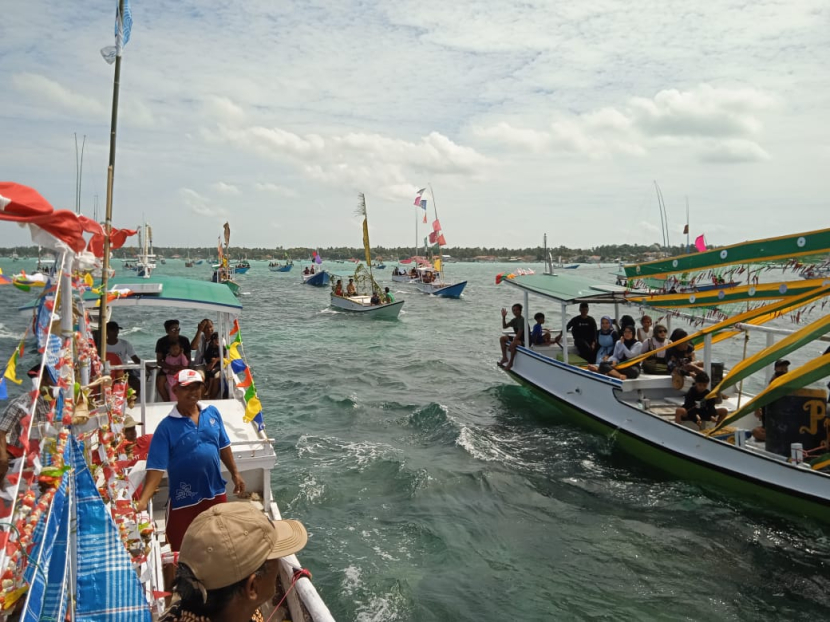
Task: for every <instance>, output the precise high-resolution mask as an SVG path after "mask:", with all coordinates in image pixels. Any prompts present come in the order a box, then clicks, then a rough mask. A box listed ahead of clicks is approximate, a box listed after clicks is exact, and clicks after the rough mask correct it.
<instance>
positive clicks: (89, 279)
mask: <svg viewBox="0 0 830 622" xmlns="http://www.w3.org/2000/svg"><path fill="white" fill-rule="evenodd" d="M94 282H95V281H93V280H92V275H91V274H90V273H89V272H87V273H86V274H85V275H84V285H86V286H87V287H92V284H93V283H94Z"/></svg>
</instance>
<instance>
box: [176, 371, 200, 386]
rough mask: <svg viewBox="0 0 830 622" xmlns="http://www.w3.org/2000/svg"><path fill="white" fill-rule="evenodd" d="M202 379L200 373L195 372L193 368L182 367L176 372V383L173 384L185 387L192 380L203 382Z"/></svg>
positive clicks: (191, 382) (192, 381)
mask: <svg viewBox="0 0 830 622" xmlns="http://www.w3.org/2000/svg"><path fill="white" fill-rule="evenodd" d="M204 381H205V380H204V378H202V374H200V373H199V372H197V371H196V370H195V369H183V370H181V371H180V372H179V373H178V374H176V384H175V385H174V386H180V385H181V386H183V387H186V386H187V385H189V384H193V383H194V382H198V383H203V382H204Z"/></svg>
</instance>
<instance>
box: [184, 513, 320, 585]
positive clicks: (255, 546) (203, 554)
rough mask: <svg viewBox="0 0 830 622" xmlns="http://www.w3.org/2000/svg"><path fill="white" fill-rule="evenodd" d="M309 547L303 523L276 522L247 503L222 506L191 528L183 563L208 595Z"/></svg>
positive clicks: (197, 518) (201, 515) (189, 528)
mask: <svg viewBox="0 0 830 622" xmlns="http://www.w3.org/2000/svg"><path fill="white" fill-rule="evenodd" d="M307 541H308V534H307V533H306V530H305V527H303V524H302V523H301V522H299V521H295V520H279V521H271V520H269V519H268V517H267V516H265V514H263V513H262V511H260V510H259V509H258V508H256V507H255V506H254V505H253V504H251V503H249V502H247V501H241V502H235V501H234V502H229V503H220V504H218V505H214V506H212V507H211V508H209V509H207V510H205V511H204V512H202V513H201V514H199V515H198V516H197V517H196V518H195V519H193V522H192V523H190V527H188V528H187V533H185V534H184V538H183V539H182V546H181V550H180V551H179V562H181V563H184V564H187V566H188V567H189V568H190V569H191V570H192V571H193V574H194V575H196V578H197V579H199V581H200V582H201V583H202V585H204V586H205V589H206V590H216V589H219V588H221V587H227V586H228V585H233V584H234V583H237V582H239V581H241V580H242V579H244V578H245V577H247V576H249V575H252V574H253V573H254V572H255V571H256V570H257V569H258V568H259V567H260V566H262V564H264V563H265V562H266V560H269V559H277V558H280V557H285V556H286V555H291V554H292V553H296V552H297V551H299V550H301V549H302V548H303V547H304V546H305V544H306V542H307Z"/></svg>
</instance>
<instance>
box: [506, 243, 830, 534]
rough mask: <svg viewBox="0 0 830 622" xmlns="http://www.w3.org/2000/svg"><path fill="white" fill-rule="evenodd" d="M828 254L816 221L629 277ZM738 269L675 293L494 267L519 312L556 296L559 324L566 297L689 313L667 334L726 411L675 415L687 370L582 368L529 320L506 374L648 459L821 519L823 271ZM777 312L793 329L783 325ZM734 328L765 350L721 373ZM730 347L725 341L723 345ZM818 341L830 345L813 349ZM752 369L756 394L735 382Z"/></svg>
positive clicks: (825, 491) (826, 422)
mask: <svg viewBox="0 0 830 622" xmlns="http://www.w3.org/2000/svg"><path fill="white" fill-rule="evenodd" d="M828 252H830V230H822V231H814V232H808V233H802V234H795V235H789V236H782V237H780V238H775V239H772V240H759V241H755V242H745V243H742V244H738V245H733V246H730V247H725V248H724V249H715V250H714V251H708V252H705V253H692V254H690V255H684V256H679V257H674V258H669V259H665V260H659V261H656V262H649V263H647V264H632V265H629V266H626V267H625V271H626V275H628V276H629V277H631V278H638V277H640V276H649V277H656V278H661V277H662V278H665V277H666V276H670V275H672V274H677V273H679V272H685V271H688V272H694V271H695V270H697V271H703V270H712V269H729V266H730V265H731V262H733V261H739V262H746V264H762V262H769V261H773V260H774V261H779V262H787V261H789V262H790V265H792V266H794V267H795V266H796V265H797V263H798V262H793V261H792V258H793V257H796V258H797V257H800V256H806V255H807V254H812V255H821V254H826V253H828ZM763 269H765V270H766V266H764V268H763ZM745 273H746V274H747V275H748V277H749V278H748V282H747V284H746V285H742V286H739V287H734V288H729V289H722V290H714V291H708V292H686V293H682V294H678V293H674V294H659V293H653V292H650V293H644V292H642V291H634V290H631V289H629V288H627V287H623V286H618V285H612V284H609V283H604V282H601V281H596V280H592V279H589V278H585V277H581V276H576V275H575V274H574V273H573V272H571V273H564V272H563V273H556V272H553V271H550V270H548V271H546V272H545V273H544V274H534V275H518V274H508V275H504V274H502V275H499V276H498V277H497V282H501V283H505V284H507V285H508V286H509V287H515V288H516V289H517V290H518V291H520V292H521V293H522V294H523V298H524V312H525V314H526V317H532V316H533V313H534V309H533V308H531V307H530V298H531V296H532V297H534V299H535V298H536V297H539V298H541V299H543V300H546V301H548V303H549V302H550V301H553V302H554V303H558V305H559V308H560V311H561V322H562V324H561V325H562V326H563V327H564V326H565V325H566V322H567V320H568V309H569V307H570V306H571V305H578V304H580V303H583V302H587V303H591V304H596V305H600V306H605V308H609V309H610V308H612V307H613V309H614V317H616V318H619V317H620V315H619V311H620V308H621V306H624V305H628V306H632V305H633V306H635V307H638V308H640V309H643V310H646V311H651V312H652V315H656V314H662V317H663V318H664V319H665V320H664V321H665V322H666V323H670V322H671V321H672V320H674V321H678V320H680V319H684V320H687V321H689V322H691V323H692V324H693V326H694V327H695V329H690V330H689V331H688V332H689V333H691V334H688V335H687V336H686V337H684V338H682V339H679V340H677V341H676V342H675V343H673V344H671V345H672V346H676V345H680V344H682V343H683V342H686V341H688V342H690V343H691V344H692V345H693V346H694V348H695V350H696V351H697V352H698V353H700V354H702V358H703V361H702V362H703V368H704V369H705V370H706V372H707V373H708V375H709V376H710V377H712V384H713V385H714V386H713V387H711V392H710V393H709V394H708V395H706V396H705V400H717V399H722V402H721V403H720V404H719V406H720V407H723V408H725V409H726V411H727V414H726V415H725V416H723V417H722V418H720V420H719V421H716V422H710V423H708V424H707V423H705V422H704V423H702V424H698V423H697V422H693V421H685V420H682V417H681V415H680V414H679V412H678V408H680V407H682V406H683V404H684V397H685V395H686V393H687V390H688V389H689V388H690V387H691V385H692V384H693V379H692V378H686V379H685V380H684V379H682V378H681V382H682V383H683V386H682V388H675V387H676V384H675V379H673V378H672V376H670V375H651V374H646V373H640V374H639V375H637V374H632V376H634V377H633V378H632V379H619V378H617V377H612V376H609V375H605V374H603V373H599V372H598V371H596V370H597V368H596V367H594V366H592V365H589V363H594V361H585V360H583V359H582V358H580V357H579V355H578V353H577V351H576V349H575V348H574V347H573V346H572V345H571V344H570V343H569V335H568V333H567V332H563V334H562V339H561V345H556V344H542V345H531V343H530V338H529V334H528V330H527V329H525V331H524V340H523V342H522V343H521V344H520V345H518V346H517V347H516V356H515V359H514V361H513V364H512V366H511V369H510V370H509V373H510V374H511V376H512V377H513V378H514V379H516V380H517V381H518V382H520V383H522V384H526V385H528V386H530V387H532V388H534V389H535V390H536V391H538V392H539V393H541V394H542V395H544V396H546V397H547V398H549V399H550V400H551V402H552V404H553V409H552V410H554V411H555V412H560V413H565V414H567V415H569V416H571V417H573V418H575V419H577V420H578V421H580V422H582V423H584V424H586V425H587V426H588V427H590V428H591V429H593V430H596V431H598V432H600V433H602V434H605V435H607V436H609V437H611V438H613V439H614V443H615V445H616V446H617V447H619V448H621V449H622V450H623V451H625V452H627V453H629V454H632V455H634V456H636V457H637V458H638V459H639V460H641V461H643V462H645V463H647V464H649V465H651V466H653V467H656V468H658V469H660V470H662V471H668V472H670V473H672V474H674V475H676V476H678V477H681V478H684V479H691V480H694V481H696V482H699V483H702V484H704V485H705V486H707V487H709V486H711V487H714V488H716V489H717V490H720V491H729V492H733V493H736V494H739V495H741V496H748V497H754V498H756V499H761V500H762V501H763V504H764V506H765V507H766V506H775V507H777V508H779V509H783V510H784V511H787V512H791V513H796V514H800V515H807V516H811V517H814V518H817V519H819V520H820V521H822V522H830V472H828V470H830V418H828V417H827V413H826V409H827V391H826V390H825V388H824V386H823V384H822V383H823V382H825V381H826V378H827V376H829V375H830V348H827V350H825V348H826V347H827V345H828V344H827V343H819V342H827V341H830V338H828V334H830V316H828V315H827V314H826V313H824V311H823V310H824V307H825V306H826V305H827V304H828V302H830V298H829V297H830V279H824V280H822V279H810V280H803V279H800V280H799V278H798V275H797V273H796V272H795V270H794V271H793V273H792V275H791V276H794V277H795V278H794V279H788V278H784V277H786V276H787V275H786V274H782V275H781V276H780V277H779V275H778V274H776V273H774V272H769V273H768V274H765V275H764V277H765V278H763V279H761V278H759V275H758V274H753V273H752V272H750V271H749V270H745ZM773 275H774V277H773ZM770 277H773V278H772V279H771V278H770ZM534 304H535V303H534ZM609 315H610V313H609ZM782 319H786V320H787V321H791V322H793V323H796V324H797V325H799V326H800V328H796V329H791V328H785V327H784V326H782V325H783V324H784V323H783V322H782V321H781V320H782ZM776 320H778V322H776ZM525 328H527V327H525ZM738 336H742V337H743V338H744V339H749V338H750V337H753V338H756V339H757V338H758V336H760V338H761V347H760V350H759V351H758V352H756V353H754V354H750V353H748V351H746V350H744V354H743V356H742V357H741V359H740V360H739V361H738V362H737V363H736V364H734V365H732V367H731V369H729V370H726V371H725V374H721V373H719V372H720V371H721V369H722V367H720V365H719V364H718V363H717V358H716V356H717V355H716V354H715V351H716V349H717V347H728V346H727V342H728V340H730V339H733V338H735V337H738ZM776 339H778V340H777V341H776ZM667 347H668V346H667ZM739 349H740V346H733V347H732V352H733V353H734V352H735V351H736V350H737V351H739ZM821 351H824V352H825V354H820V355H818V356H816V352H821ZM661 352H665V349H664V348H658V349H656V350H652V351H651V352H648V353H647V354H645V355H639V356H637V357H633V358H631V359H629V360H627V361H624V362H623V363H620V364H617V366H616V369H617V370H620V371H622V370H624V369H626V368H629V367H636V366H637V365H639V364H642V363H643V361H644V360H645V359H647V358H649V357H651V356H654V355H655V354H659V353H661ZM790 356H792V358H793V359H794V360H796V359H798V360H800V361H801V363H799V364H797V366H795V369H791V370H790V371H789V372H788V373H786V374H784V375H781V376H780V377H776V378H773V377H772V370H773V366H774V364H775V362H776V361H780V360H781V359H785V357H790ZM752 376H755V380H754V384H755V385H756V386H760V387H762V388H761V389H760V390H758V391H757V393H756V394H754V395H751V394H749V393H747V392H745V391H744V390H743V384H744V381H745V380H749V379H750V377H752ZM758 376H760V378H759V377H758ZM767 383H769V384H767ZM759 409H763V413H764V418H765V422H764V423H763V424H761V423H759V420H758V418H757V417H756V412H757V411H759ZM701 425H702V426H703V429H702V427H701Z"/></svg>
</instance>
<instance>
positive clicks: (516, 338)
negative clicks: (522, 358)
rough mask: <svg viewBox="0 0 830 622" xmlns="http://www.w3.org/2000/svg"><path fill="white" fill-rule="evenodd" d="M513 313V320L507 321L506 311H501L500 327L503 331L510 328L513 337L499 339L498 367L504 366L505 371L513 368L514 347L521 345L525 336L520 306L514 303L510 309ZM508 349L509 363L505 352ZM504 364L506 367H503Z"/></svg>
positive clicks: (505, 336) (506, 336) (507, 336)
mask: <svg viewBox="0 0 830 622" xmlns="http://www.w3.org/2000/svg"><path fill="white" fill-rule="evenodd" d="M511 310H512V311H513V319H512V320H510V321H509V322H508V321H507V309H502V310H501V327H502V329H504V330H507V329H508V328H512V329H513V332H514V333H515V335H502V336H501V338H500V339H499V342H500V343H501V360H500V361H499V365H502V366H504V368H505V369H510V368H511V367H513V360H514V359H515V358H516V346H518V345H519V344H520V343H522V340H523V339H524V334H525V319H524V318H523V317H522V305H520V304H518V303H516V304H514V305H513V306H512V307H511ZM508 348H509V349H510V362H509V363H508V361H507V350H508ZM505 363H506V365H505Z"/></svg>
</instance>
